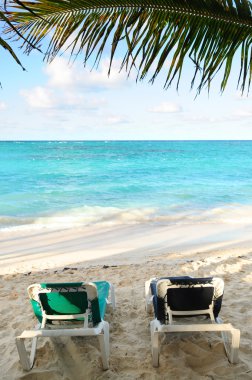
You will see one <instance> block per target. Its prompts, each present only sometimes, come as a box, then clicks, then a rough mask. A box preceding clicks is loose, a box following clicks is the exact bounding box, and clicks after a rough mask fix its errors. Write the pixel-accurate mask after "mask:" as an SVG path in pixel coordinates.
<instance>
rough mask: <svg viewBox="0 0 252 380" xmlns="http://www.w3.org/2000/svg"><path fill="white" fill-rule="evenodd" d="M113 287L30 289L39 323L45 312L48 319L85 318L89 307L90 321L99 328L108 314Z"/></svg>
mask: <svg viewBox="0 0 252 380" xmlns="http://www.w3.org/2000/svg"><path fill="white" fill-rule="evenodd" d="M109 289H110V284H109V283H108V282H107V281H97V282H94V283H84V282H76V283H42V284H34V285H31V286H30V287H29V288H28V293H29V296H30V301H31V304H32V307H33V310H34V314H35V315H36V317H37V319H38V320H39V321H40V322H41V321H42V308H43V309H44V311H45V312H46V314H48V315H70V314H84V313H85V312H86V309H87V307H90V321H92V322H93V325H96V324H98V323H99V322H100V321H101V320H102V319H103V318H104V315H105V312H106V299H107V298H108V295H109Z"/></svg>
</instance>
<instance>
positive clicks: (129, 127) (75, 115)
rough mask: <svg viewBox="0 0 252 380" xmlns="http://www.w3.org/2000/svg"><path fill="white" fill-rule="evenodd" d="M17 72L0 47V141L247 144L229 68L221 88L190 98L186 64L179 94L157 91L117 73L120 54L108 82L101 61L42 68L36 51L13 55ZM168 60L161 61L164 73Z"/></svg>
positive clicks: (251, 119)
mask: <svg viewBox="0 0 252 380" xmlns="http://www.w3.org/2000/svg"><path fill="white" fill-rule="evenodd" d="M16 52H17V54H18V57H19V58H20V59H21V61H22V63H23V65H24V66H25V68H26V71H23V70H22V69H21V68H20V66H18V65H17V64H16V63H15V62H14V60H13V59H12V58H11V57H10V56H9V54H7V53H6V52H5V51H4V50H3V49H0V57H1V60H0V81H1V84H2V88H1V89H0V140H252V103H251V95H249V96H247V95H244V96H241V94H240V93H239V92H238V91H237V88H236V87H237V86H236V85H237V77H238V74H239V64H238V62H236V63H235V65H234V68H233V72H232V73H233V74H232V77H231V78H230V81H229V84H228V87H227V89H226V90H225V91H224V93H223V94H221V93H220V89H219V83H220V78H219V77H218V76H217V77H216V78H215V80H214V82H213V85H212V87H211V90H210V93H209V94H208V91H207V90H204V91H202V93H201V94H200V95H199V96H198V97H196V98H195V95H196V88H195V89H193V90H191V89H190V80H191V78H192V75H193V71H192V67H191V66H190V65H189V63H188V64H186V65H185V68H184V73H183V77H182V80H181V83H180V87H179V90H178V91H177V90H176V83H175V82H174V84H173V85H172V86H171V87H170V88H169V89H168V90H164V89H163V84H164V73H163V74H162V75H161V76H160V77H159V78H158V79H157V80H156V82H155V83H154V84H153V85H151V84H150V83H149V82H148V80H144V81H142V82H138V83H136V81H135V76H134V73H133V75H131V76H130V77H129V78H128V77H127V75H126V74H125V72H119V67H120V58H121V57H120V52H119V54H118V56H117V57H116V61H115V62H114V65H113V68H112V72H111V75H110V77H108V75H107V73H108V63H109V59H108V57H106V55H105V56H103V58H102V60H101V62H100V65H99V67H98V69H93V70H91V66H90V65H88V66H87V67H84V66H83V64H82V61H81V58H79V59H77V60H76V61H75V63H74V64H69V59H68V58H69V57H68V56H67V54H65V55H61V56H58V57H57V58H55V60H54V61H53V62H52V63H50V64H46V63H45V62H43V56H42V54H40V53H39V52H33V53H31V54H30V56H28V57H27V56H26V55H24V54H23V53H22V52H21V51H16ZM168 66H169V62H167V63H166V69H167V67H168Z"/></svg>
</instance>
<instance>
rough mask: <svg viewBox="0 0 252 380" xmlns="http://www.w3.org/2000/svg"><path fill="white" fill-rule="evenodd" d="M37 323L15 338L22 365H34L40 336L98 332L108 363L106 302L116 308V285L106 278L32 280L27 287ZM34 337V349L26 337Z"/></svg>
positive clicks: (80, 334)
mask: <svg viewBox="0 0 252 380" xmlns="http://www.w3.org/2000/svg"><path fill="white" fill-rule="evenodd" d="M27 291H28V295H29V298H30V302H31V305H32V308H33V311H34V314H35V316H36V318H37V320H38V325H37V326H36V328H35V329H34V330H26V331H24V332H23V333H22V334H21V335H20V336H18V337H17V338H16V345H17V349H18V353H19V358H20V362H21V364H22V366H23V368H24V369H25V370H27V371H29V370H30V369H31V368H32V367H33V363H34V359H35V354H36V346H37V339H38V337H60V336H97V337H98V340H99V345H100V350H101V357H102V365H103V369H104V370H106V369H108V367H109V324H108V322H106V321H104V315H105V312H106V307H107V304H111V306H112V308H115V294H114V287H113V285H112V284H110V283H109V282H107V281H97V282H87V283H85V282H75V283H42V284H32V285H30V286H29V287H28V289H27ZM27 338H30V339H32V345H31V351H30V354H29V353H28V351H27V349H26V347H25V339H27Z"/></svg>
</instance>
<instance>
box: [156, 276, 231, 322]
mask: <svg viewBox="0 0 252 380" xmlns="http://www.w3.org/2000/svg"><path fill="white" fill-rule="evenodd" d="M151 291H152V294H153V304H154V311H155V316H156V318H157V319H158V320H159V321H160V322H161V323H168V314H167V307H168V306H169V307H170V309H171V310H173V311H190V310H192V311H195V310H197V311H198V310H204V309H208V308H209V305H211V304H212V302H213V305H214V308H213V313H214V317H215V318H217V316H218V314H219V312H220V309H221V303H222V297H223V291H224V282H223V280H222V279H220V278H212V277H206V278H193V277H188V276H184V277H166V278H165V277H163V278H157V279H154V280H153V281H152V282H151Z"/></svg>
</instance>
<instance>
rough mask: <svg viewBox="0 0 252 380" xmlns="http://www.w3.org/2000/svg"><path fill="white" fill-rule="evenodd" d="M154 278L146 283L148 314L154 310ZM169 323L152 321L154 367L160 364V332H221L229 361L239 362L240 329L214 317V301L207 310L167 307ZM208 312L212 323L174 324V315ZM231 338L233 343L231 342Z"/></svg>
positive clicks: (194, 314)
mask: <svg viewBox="0 0 252 380" xmlns="http://www.w3.org/2000/svg"><path fill="white" fill-rule="evenodd" d="M152 280H153V278H151V279H150V280H148V281H146V283H145V302H146V311H147V313H148V314H151V313H152V312H153V295H152V293H151V288H150V284H151V281H152ZM167 312H168V317H169V324H167V325H166V324H162V323H161V322H160V321H159V320H158V319H157V318H155V319H154V320H152V321H151V322H150V332H151V352H152V364H153V367H158V366H159V353H160V340H159V335H160V333H177V332H212V331H213V332H221V335H222V339H223V343H224V348H225V351H226V355H227V357H228V359H229V361H230V362H231V363H233V364H235V363H237V362H238V351H239V345H240V330H239V329H236V328H234V327H233V326H232V324H230V323H223V322H222V320H221V318H219V317H217V318H216V319H215V318H214V315H213V303H212V304H211V305H209V308H208V309H206V310H196V311H195V310H187V311H173V310H171V309H170V308H169V307H167ZM202 314H208V315H209V317H210V321H211V322H210V323H208V324H198V323H195V324H178V325H176V324H174V322H173V319H172V316H173V315H174V316H175V315H180V316H185V317H186V316H192V315H193V316H196V315H202ZM229 337H230V338H231V344H230V343H229Z"/></svg>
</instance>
